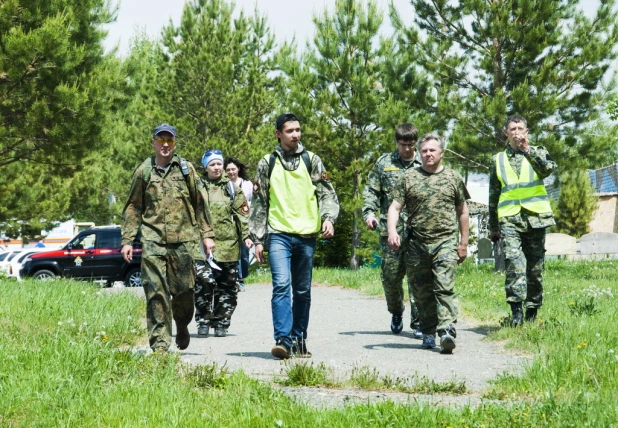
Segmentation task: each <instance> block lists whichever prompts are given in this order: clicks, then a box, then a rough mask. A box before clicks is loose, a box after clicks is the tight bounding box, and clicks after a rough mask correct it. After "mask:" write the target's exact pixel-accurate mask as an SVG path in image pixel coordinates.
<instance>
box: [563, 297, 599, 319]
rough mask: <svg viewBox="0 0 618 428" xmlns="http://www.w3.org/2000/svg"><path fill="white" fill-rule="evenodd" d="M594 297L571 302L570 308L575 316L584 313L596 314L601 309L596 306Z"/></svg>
mask: <svg viewBox="0 0 618 428" xmlns="http://www.w3.org/2000/svg"><path fill="white" fill-rule="evenodd" d="M595 306H596V305H595V303H594V297H588V298H587V299H578V300H575V301H574V302H570V303H569V310H570V311H571V313H572V314H573V315H575V316H582V315H588V316H590V315H594V314H596V313H597V312H599V310H598V309H597V308H596V307H595Z"/></svg>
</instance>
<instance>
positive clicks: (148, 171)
mask: <svg viewBox="0 0 618 428" xmlns="http://www.w3.org/2000/svg"><path fill="white" fill-rule="evenodd" d="M174 156H177V155H174ZM178 158H179V161H180V171H181V172H182V176H183V177H184V178H185V183H186V184H187V189H189V195H190V196H191V201H192V202H193V206H194V207H197V195H196V194H195V177H193V180H191V172H190V171H189V164H188V162H187V160H186V159H185V158H182V157H180V156H178ZM154 163H155V157H154V156H151V157H150V162H148V163H146V166H145V167H144V169H143V170H142V178H143V179H144V183H145V184H144V189H146V187H148V184H149V183H150V177H151V176H152V168H154ZM192 182H193V183H192ZM191 184H193V185H191Z"/></svg>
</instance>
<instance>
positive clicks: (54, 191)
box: [0, 0, 117, 237]
mask: <svg viewBox="0 0 618 428" xmlns="http://www.w3.org/2000/svg"><path fill="white" fill-rule="evenodd" d="M113 19H114V11H113V10H112V9H111V8H110V5H109V3H108V2H107V1H105V0H83V1H79V2H74V1H69V0H57V1H46V0H33V1H24V0H7V1H3V2H1V6H0V123H1V124H2V133H1V134H0V169H1V170H2V186H1V187H2V190H1V191H0V207H1V208H0V226H1V227H2V229H3V230H6V231H7V232H8V233H10V234H12V235H13V236H15V235H19V234H22V235H23V236H24V237H25V236H30V235H31V234H32V233H34V232H32V231H36V230H37V229H38V231H39V232H40V229H41V228H46V227H49V226H50V225H51V224H52V223H53V222H54V221H56V220H64V219H66V218H67V217H69V216H70V215H71V211H70V209H69V207H70V205H71V198H72V197H78V198H79V196H80V195H72V194H71V191H70V190H69V186H70V179H71V177H72V176H74V174H75V173H76V171H78V170H79V169H80V168H81V167H82V165H83V163H82V162H83V160H84V158H85V156H86V154H88V153H92V152H96V151H97V150H98V149H99V148H100V147H103V146H104V145H105V141H104V140H103V139H102V138H101V130H102V125H103V123H104V117H105V115H106V114H107V112H108V111H109V110H110V109H111V108H112V106H113V100H114V96H112V95H110V92H113V90H111V89H112V86H110V85H111V84H112V83H113V84H116V83H117V82H112V77H113V76H115V75H114V73H113V72H112V71H111V70H110V69H109V68H108V65H109V64H108V63H107V62H106V61H107V59H109V57H108V56H106V55H104V51H103V46H102V44H101V42H102V40H103V38H104V36H105V31H104V30H103V29H102V25H103V24H106V23H109V22H111V21H112V20H113ZM37 233H38V232H37Z"/></svg>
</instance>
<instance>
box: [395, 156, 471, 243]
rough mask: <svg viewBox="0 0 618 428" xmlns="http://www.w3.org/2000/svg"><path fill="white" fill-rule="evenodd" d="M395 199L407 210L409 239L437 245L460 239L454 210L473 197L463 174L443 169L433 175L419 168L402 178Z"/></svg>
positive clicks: (413, 169)
mask: <svg viewBox="0 0 618 428" xmlns="http://www.w3.org/2000/svg"><path fill="white" fill-rule="evenodd" d="M392 197H393V200H394V201H397V202H399V203H400V204H401V205H402V206H403V207H404V209H406V210H407V211H408V223H407V225H408V226H409V227H411V231H410V232H411V234H410V236H411V237H412V238H413V239H419V240H420V241H421V242H423V243H426V244H437V243H440V242H442V241H444V240H446V239H449V238H453V237H457V236H458V232H459V222H458V218H457V212H456V210H455V208H456V207H458V206H460V205H461V204H463V203H464V202H466V199H470V194H469V193H468V189H466V186H465V184H464V182H463V179H462V178H461V175H459V174H458V173H457V172H455V171H453V170H452V169H450V168H447V167H444V169H442V171H440V172H437V173H434V174H432V173H429V172H426V171H425V170H424V169H423V168H421V167H416V168H412V169H409V170H408V171H406V173H405V174H403V175H402V176H401V177H400V178H399V181H398V183H397V185H396V186H395V188H394V189H393V193H392Z"/></svg>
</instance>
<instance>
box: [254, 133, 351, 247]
mask: <svg viewBox="0 0 618 428" xmlns="http://www.w3.org/2000/svg"><path fill="white" fill-rule="evenodd" d="M304 150H305V149H304V147H303V145H302V143H298V147H297V149H296V151H295V152H294V153H292V154H289V155H288V154H286V153H284V151H283V149H282V148H281V146H277V147H276V148H275V154H276V156H278V157H279V160H280V161H281V164H282V165H283V167H284V168H285V169H287V170H288V171H294V170H296V168H298V166H299V165H300V163H301V162H302V159H301V156H300V155H301V153H302V152H303V151H304ZM268 167H269V165H268V161H267V160H266V159H264V158H262V159H261V160H260V162H259V163H258V166H257V173H256V176H255V180H254V181H253V199H252V200H251V217H250V218H249V230H250V232H251V237H252V239H253V241H254V242H255V243H256V244H259V243H263V242H264V238H265V237H266V234H267V233H279V231H277V230H275V229H273V228H272V227H270V225H269V224H268V198H269V195H270V193H269V190H270V187H269V186H270V180H269V177H268ZM311 181H312V182H313V185H314V186H316V196H317V199H318V208H319V210H320V217H321V218H322V221H324V220H330V222H331V223H333V224H335V222H336V221H337V217H338V216H339V200H338V199H337V194H336V193H335V189H334V188H333V184H332V183H331V182H330V179H329V178H328V174H327V173H326V168H325V167H324V164H323V163H322V160H321V159H320V158H319V156H318V155H316V154H313V155H312V156H311Z"/></svg>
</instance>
